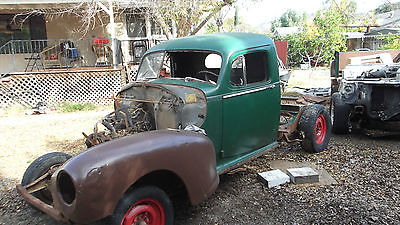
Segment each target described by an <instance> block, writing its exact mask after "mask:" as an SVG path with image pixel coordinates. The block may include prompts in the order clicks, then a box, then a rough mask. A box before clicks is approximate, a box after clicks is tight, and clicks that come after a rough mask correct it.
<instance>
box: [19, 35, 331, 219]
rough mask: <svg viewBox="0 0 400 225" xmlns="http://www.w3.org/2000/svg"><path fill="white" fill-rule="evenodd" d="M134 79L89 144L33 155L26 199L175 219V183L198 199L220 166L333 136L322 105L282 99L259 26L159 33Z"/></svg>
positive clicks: (58, 209)
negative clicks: (163, 36) (73, 151)
mask: <svg viewBox="0 0 400 225" xmlns="http://www.w3.org/2000/svg"><path fill="white" fill-rule="evenodd" d="M134 80H135V81H134V82H132V83H130V84H129V85H127V86H125V87H123V88H122V89H121V91H120V92H119V93H118V94H116V95H115V96H114V99H115V104H114V108H115V111H114V112H112V113H110V114H108V115H106V116H105V117H104V118H102V119H100V120H99V122H98V123H97V124H96V125H95V128H94V132H93V133H92V134H89V135H86V134H84V135H85V137H86V145H87V146H88V149H87V150H86V151H84V152H82V153H80V154H78V155H76V156H74V157H71V156H69V155H67V154H65V153H61V152H52V153H48V154H46V155H43V156H41V157H39V158H38V159H36V160H35V161H33V162H32V164H31V165H30V166H29V167H28V168H27V170H26V172H25V174H24V177H23V179H22V182H21V184H20V185H17V190H18V192H19V193H20V194H21V195H22V196H23V197H24V198H25V200H26V201H27V202H29V203H30V204H31V205H32V206H34V207H36V208H38V209H40V210H41V211H43V212H45V213H46V214H48V215H49V216H51V217H53V218H54V219H56V220H58V221H61V222H69V223H79V224H87V223H91V222H93V221H97V220H100V221H106V222H105V223H106V224H119V225H120V224H157V225H161V224H173V222H174V212H173V202H172V201H171V199H173V198H172V197H173V196H174V194H176V193H177V192H178V193H185V196H186V197H187V199H188V200H189V201H190V203H191V204H193V205H195V204H198V203H200V202H201V201H203V200H205V199H206V198H207V197H209V196H210V195H211V194H212V193H213V192H214V191H215V190H216V188H217V187H218V183H219V175H221V174H223V173H226V172H228V171H230V170H232V169H234V168H237V167H239V166H240V165H242V164H243V163H245V162H247V161H249V160H251V159H254V158H256V157H258V156H260V155H262V154H264V153H265V152H266V151H268V150H271V149H273V148H276V147H277V146H278V145H279V142H280V141H286V142H296V141H297V142H301V144H302V146H303V148H304V149H305V150H306V151H309V152H320V151H323V150H324V149H325V148H326V147H327V145H328V142H329V139H330V134H331V126H332V125H331V121H330V115H329V112H328V111H327V109H326V108H325V107H324V106H322V105H318V104H315V105H307V106H304V105H297V104H292V103H290V101H289V103H290V104H286V103H288V99H285V100H284V101H283V100H282V103H284V102H285V104H281V96H280V81H279V72H278V60H277V54H276V49H275V46H274V42H273V41H272V40H271V39H270V38H268V37H267V36H265V35H260V34H248V33H220V34H210V35H201V36H190V37H184V38H179V39H175V40H170V41H166V42H163V43H161V44H159V45H157V46H155V47H153V48H152V49H149V50H148V51H147V52H146V54H145V55H144V57H143V59H142V61H141V64H140V66H139V70H138V73H137V75H136V76H135V78H134ZM289 100H290V99H289Z"/></svg>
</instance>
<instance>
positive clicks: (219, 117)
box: [146, 33, 280, 171]
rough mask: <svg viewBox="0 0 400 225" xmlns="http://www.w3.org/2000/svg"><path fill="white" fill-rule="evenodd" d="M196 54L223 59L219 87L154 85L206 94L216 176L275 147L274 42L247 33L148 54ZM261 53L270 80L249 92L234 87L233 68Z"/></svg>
mask: <svg viewBox="0 0 400 225" xmlns="http://www.w3.org/2000/svg"><path fill="white" fill-rule="evenodd" d="M192 50H193V51H212V52H217V53H219V54H220V55H221V56H222V65H221V70H220V74H219V79H218V82H217V84H216V85H211V84H208V83H204V82H197V81H189V82H185V81H184V80H171V79H167V78H163V79H157V80H153V81H151V82H152V83H160V84H165V83H168V84H179V85H186V86H191V87H195V88H198V89H200V90H202V91H203V92H204V93H205V94H206V97H207V115H206V119H205V121H204V123H203V125H202V128H203V129H205V130H206V132H207V135H208V137H209V138H210V139H211V140H212V141H213V143H214V148H215V154H216V160H217V170H218V171H221V170H225V169H227V168H229V167H233V166H234V165H236V164H237V163H240V162H242V161H243V160H246V159H248V158H250V157H252V156H254V155H256V154H258V153H261V152H262V151H265V150H267V149H269V148H271V147H274V146H275V145H277V142H276V137H277V132H278V127H279V116H280V88H279V73H278V66H277V65H278V63H277V56H276V49H275V46H274V43H273V41H272V40H271V39H270V38H268V37H267V36H265V35H260V34H249V33H220V34H209V35H199V36H189V37H184V38H179V39H174V40H171V41H167V42H164V43H161V44H159V45H157V46H155V47H153V48H152V49H150V50H149V51H148V52H147V53H146V54H150V53H153V52H157V51H192ZM259 52H263V53H265V54H266V60H267V61H266V64H267V67H266V71H267V74H268V79H266V80H264V81H261V82H255V83H251V84H247V85H245V86H234V85H232V84H231V82H230V77H231V67H232V62H233V61H234V60H235V59H236V58H237V57H239V56H242V55H247V54H251V53H259ZM248 76H249V74H248Z"/></svg>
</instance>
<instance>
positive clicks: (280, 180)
mask: <svg viewBox="0 0 400 225" xmlns="http://www.w3.org/2000/svg"><path fill="white" fill-rule="evenodd" d="M258 176H259V177H260V178H261V180H262V181H264V182H266V183H267V185H268V188H271V187H275V186H278V185H281V184H285V183H289V182H290V178H289V176H288V175H287V174H285V173H284V172H282V171H280V170H271V171H266V172H262V173H258Z"/></svg>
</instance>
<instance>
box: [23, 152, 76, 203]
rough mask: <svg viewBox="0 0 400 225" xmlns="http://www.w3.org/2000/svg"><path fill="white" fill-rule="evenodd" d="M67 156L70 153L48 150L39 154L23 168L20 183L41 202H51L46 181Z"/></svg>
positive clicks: (68, 156) (69, 156)
mask: <svg viewBox="0 0 400 225" xmlns="http://www.w3.org/2000/svg"><path fill="white" fill-rule="evenodd" d="M69 158H71V155H68V154H66V153H63V152H50V153H47V154H44V155H42V156H40V157H39V158H37V159H36V160H34V161H33V162H32V163H31V164H30V165H29V166H28V168H27V169H26V170H25V173H24V176H23V178H22V181H21V184H22V185H23V186H24V187H25V188H26V189H27V190H28V192H29V193H32V194H33V195H34V196H35V197H37V198H38V199H40V200H42V201H43V202H45V203H47V204H51V203H52V201H53V200H52V197H51V194H50V192H49V190H48V189H47V186H48V184H47V182H48V181H49V180H50V177H51V175H52V174H53V173H54V171H55V169H57V168H58V167H60V166H61V165H62V164H64V163H65V162H66V161H67V160H68V159H69ZM39 178H40V179H39Z"/></svg>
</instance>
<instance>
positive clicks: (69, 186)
mask: <svg viewBox="0 0 400 225" xmlns="http://www.w3.org/2000/svg"><path fill="white" fill-rule="evenodd" d="M57 184H58V190H59V192H60V194H61V197H62V199H63V200H64V202H66V203H68V204H71V203H72V202H73V201H74V199H75V194H76V192H75V186H74V183H73V182H72V178H71V176H70V175H69V174H68V173H66V172H65V171H61V172H60V173H59V174H58V177H57Z"/></svg>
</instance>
